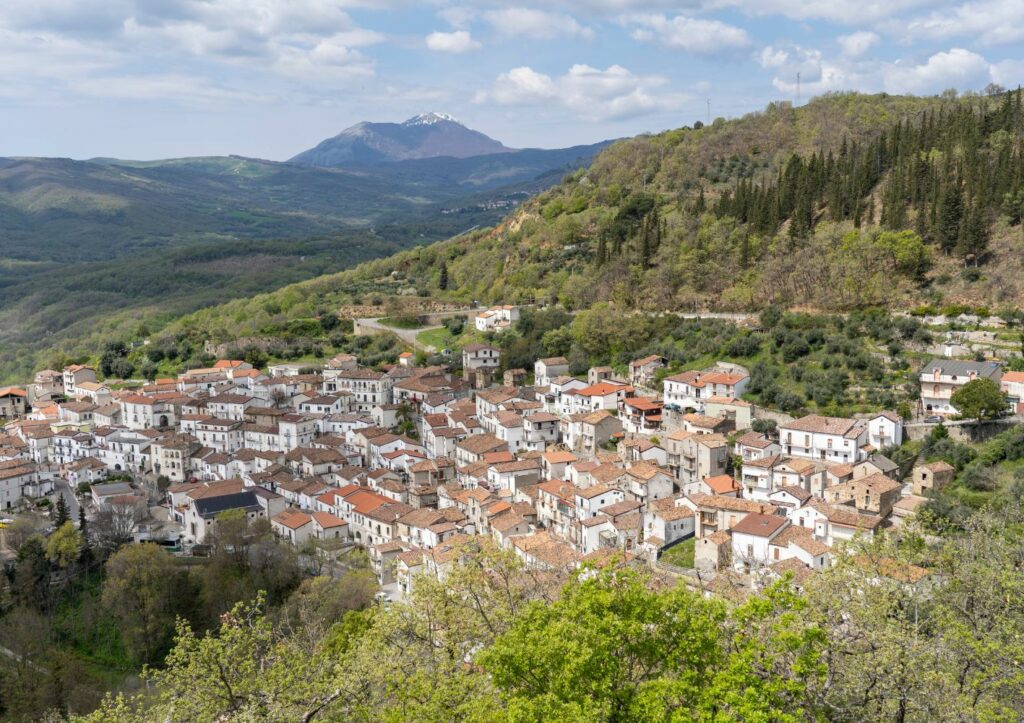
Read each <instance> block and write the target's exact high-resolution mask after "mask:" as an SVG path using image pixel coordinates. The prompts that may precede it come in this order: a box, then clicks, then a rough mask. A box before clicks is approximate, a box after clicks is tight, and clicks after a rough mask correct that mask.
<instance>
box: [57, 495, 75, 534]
mask: <svg viewBox="0 0 1024 723" xmlns="http://www.w3.org/2000/svg"><path fill="white" fill-rule="evenodd" d="M70 519H71V512H70V511H69V510H68V502H67V500H65V499H64V495H62V494H58V495H57V505H56V507H55V508H54V511H53V524H54V527H56V528H57V529H60V528H61V527H62V526H63V525H64V523H65V522H67V521H68V520H70Z"/></svg>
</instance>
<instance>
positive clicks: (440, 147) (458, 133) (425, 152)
mask: <svg viewBox="0 0 1024 723" xmlns="http://www.w3.org/2000/svg"><path fill="white" fill-rule="evenodd" d="M516 151H517V149H514V148H508V147H507V146H505V145H504V144H503V143H501V142H500V141H496V140H494V139H493V138H490V137H489V136H487V135H485V134H483V133H481V132H480V131H476V130H473V129H471V128H468V127H466V126H465V125H463V124H462V123H460V122H459V121H457V120H455V118H453V117H452V116H450V115H448V114H446V113H435V112H431V113H422V114H420V115H416V116H413V117H412V118H409V119H407V120H405V121H403V122H401V123H381V122H371V121H362V122H360V123H356V124H355V125H352V126H349V127H348V128H346V129H344V130H343V131H341V132H340V133H338V134H337V135H336V136H332V137H331V138H327V139H324V140H322V141H320V143H318V144H317V145H316V146H314V147H313V148H310V149H308V150H305V151H302V152H301V153H298V154H296V155H295V156H293V157H292V158H290V159H289V162H290V163H299V164H303V165H312V166H327V167H331V166H342V165H346V164H371V165H372V164H380V163H389V162H394V161H407V160H414V159H423V158H437V157H445V156H449V157H452V158H469V157H472V156H482V155H492V154H496V153H515V152H516Z"/></svg>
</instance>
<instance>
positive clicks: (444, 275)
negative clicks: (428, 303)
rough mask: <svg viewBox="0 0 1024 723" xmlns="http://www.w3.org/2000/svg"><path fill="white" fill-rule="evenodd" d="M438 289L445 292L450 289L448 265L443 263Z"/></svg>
mask: <svg viewBox="0 0 1024 723" xmlns="http://www.w3.org/2000/svg"><path fill="white" fill-rule="evenodd" d="M437 286H438V288H440V289H441V291H445V290H446V289H447V288H448V264H446V263H445V262H444V261H442V262H441V278H440V279H439V280H438V282H437Z"/></svg>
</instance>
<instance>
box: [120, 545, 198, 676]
mask: <svg viewBox="0 0 1024 723" xmlns="http://www.w3.org/2000/svg"><path fill="white" fill-rule="evenodd" d="M105 572H106V578H105V579H104V581H103V604H104V605H105V606H107V609H108V610H110V612H111V614H112V615H113V616H114V617H115V618H116V619H117V621H118V623H119V626H120V629H121V634H122V637H123V639H124V642H125V645H126V647H127V648H128V651H129V652H130V653H131V654H132V655H134V656H135V657H136V658H137V659H138V660H140V661H143V662H147V663H153V662H156V661H158V660H159V659H160V657H161V655H162V654H163V653H164V652H165V651H166V650H167V649H168V648H169V647H170V644H171V642H172V640H173V636H174V626H175V618H176V617H177V616H178V615H179V614H182V613H185V612H187V611H188V608H189V602H190V598H191V596H192V593H191V586H190V585H189V582H188V571H187V570H186V569H183V568H182V567H180V566H179V565H178V563H177V561H176V560H175V559H174V558H173V557H172V556H171V555H169V554H168V553H167V552H166V551H164V550H163V549H161V548H160V547H158V546H157V545H152V544H139V545H130V546H127V547H123V548H121V549H120V550H118V551H117V552H116V553H114V555H113V556H111V557H110V559H109V560H107V564H106V567H105Z"/></svg>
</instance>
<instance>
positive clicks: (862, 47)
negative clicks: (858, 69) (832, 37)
mask: <svg viewBox="0 0 1024 723" xmlns="http://www.w3.org/2000/svg"><path fill="white" fill-rule="evenodd" d="M880 39H881V38H879V37H878V35H876V34H875V33H872V32H869V31H866V30H858V31H857V32H855V33H850V34H849V35H840V36H839V37H838V38H837V39H836V40H837V41H838V43H839V45H840V47H841V48H842V49H843V55H845V56H847V57H849V58H859V57H860V56H862V55H864V53H866V52H868V51H869V50H871V48H872V47H874V45H875V44H876V43H878V41H879V40H880Z"/></svg>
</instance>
